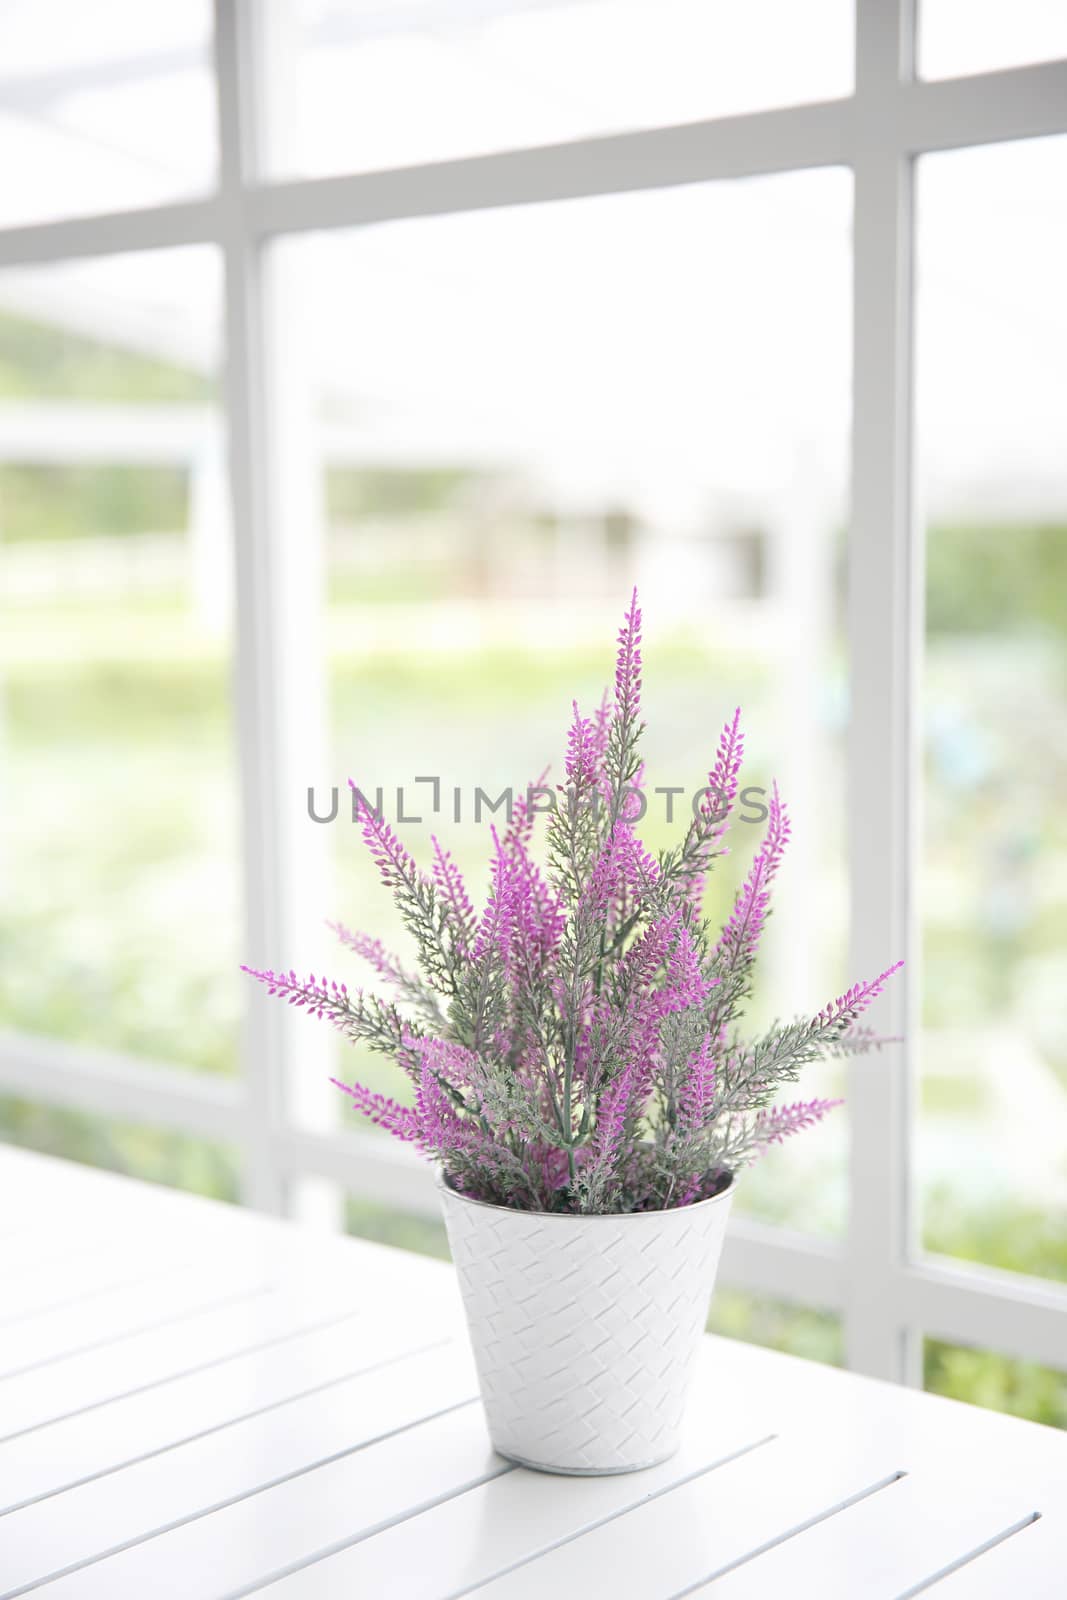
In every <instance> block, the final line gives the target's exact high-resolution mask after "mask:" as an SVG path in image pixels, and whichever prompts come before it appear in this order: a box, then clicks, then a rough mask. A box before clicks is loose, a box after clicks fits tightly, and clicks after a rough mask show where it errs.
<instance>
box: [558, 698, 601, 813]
mask: <svg viewBox="0 0 1067 1600" xmlns="http://www.w3.org/2000/svg"><path fill="white" fill-rule="evenodd" d="M571 705H572V707H573V711H574V717H573V720H572V722H571V726H570V732H569V733H568V734H567V758H566V762H565V769H566V773H567V778H568V781H569V783H570V784H571V785H572V786H573V788H574V789H575V791H576V792H577V793H578V794H579V795H581V794H583V793H584V792H585V791H586V790H587V789H591V788H592V786H593V784H594V783H595V782H596V777H597V753H596V731H595V729H594V727H593V724H592V722H590V720H589V719H588V717H583V716H582V715H581V713H580V712H579V710H578V702H577V700H573V701H572V702H571Z"/></svg>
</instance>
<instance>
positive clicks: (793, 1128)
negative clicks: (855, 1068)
mask: <svg viewBox="0 0 1067 1600" xmlns="http://www.w3.org/2000/svg"><path fill="white" fill-rule="evenodd" d="M844 1103H845V1102H844V1101H843V1100H798V1101H796V1102H795V1104H793V1105H790V1106H768V1107H767V1108H766V1109H765V1110H763V1111H760V1112H759V1113H758V1114H757V1116H756V1121H755V1126H754V1139H755V1143H756V1146H757V1148H758V1149H761V1150H765V1149H766V1148H767V1147H768V1146H769V1145H772V1144H781V1142H782V1140H783V1139H787V1138H788V1137H789V1135H790V1134H793V1133H800V1132H801V1131H802V1129H804V1128H813V1127H814V1126H815V1124H816V1123H817V1122H821V1121H822V1119H823V1117H825V1115H826V1113H827V1112H828V1111H833V1109H834V1107H835V1106H843V1105H844Z"/></svg>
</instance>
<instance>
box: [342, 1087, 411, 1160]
mask: <svg viewBox="0 0 1067 1600" xmlns="http://www.w3.org/2000/svg"><path fill="white" fill-rule="evenodd" d="M330 1082H331V1083H332V1084H335V1085H336V1087H337V1088H338V1089H343V1090H344V1092H345V1094H346V1095H347V1096H348V1098H349V1099H350V1100H351V1101H352V1104H353V1105H354V1106H355V1108H356V1110H357V1111H358V1112H360V1114H361V1115H362V1116H364V1117H366V1118H367V1120H368V1121H370V1122H373V1123H375V1124H376V1126H377V1127H379V1128H384V1129H385V1131H386V1133H391V1134H392V1135H393V1137H394V1138H395V1139H402V1140H403V1141H404V1142H405V1143H406V1144H412V1143H423V1144H425V1143H426V1140H425V1138H424V1136H423V1131H422V1128H421V1125H420V1122H419V1119H418V1117H417V1116H416V1114H415V1112H414V1111H412V1110H411V1108H410V1107H409V1106H402V1105H400V1104H399V1103H398V1102H397V1101H396V1100H390V1099H389V1098H388V1097H387V1096H386V1095H384V1094H375V1093H374V1092H373V1090H371V1089H368V1088H366V1087H365V1086H364V1085H363V1084H362V1083H342V1082H341V1081H340V1079H339V1078H331V1079H330Z"/></svg>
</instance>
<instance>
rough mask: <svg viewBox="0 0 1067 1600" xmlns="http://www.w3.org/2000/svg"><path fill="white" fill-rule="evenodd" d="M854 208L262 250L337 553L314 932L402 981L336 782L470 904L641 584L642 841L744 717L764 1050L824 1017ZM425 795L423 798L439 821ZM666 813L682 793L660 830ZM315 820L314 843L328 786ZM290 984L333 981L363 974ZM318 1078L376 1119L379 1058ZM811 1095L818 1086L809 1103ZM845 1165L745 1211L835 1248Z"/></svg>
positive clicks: (556, 222) (524, 225) (744, 833)
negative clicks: (785, 801)
mask: <svg viewBox="0 0 1067 1600" xmlns="http://www.w3.org/2000/svg"><path fill="white" fill-rule="evenodd" d="M849 199H850V196H849V183H848V179H847V177H846V176H845V175H844V174H843V173H839V172H819V173H807V174H802V175H794V176H790V177H788V178H775V179H761V180H757V181H752V182H748V183H738V184H731V185H723V186H707V187H694V188H687V189H684V190H675V191H671V192H665V193H660V194H651V195H636V196H626V197H620V198H610V199H602V200H596V201H581V202H568V203H564V204H558V205H550V206H537V207H531V208H524V209H520V210H503V211H497V212H493V213H491V214H488V213H485V214H477V215H472V216H463V217H457V218H451V219H434V220H432V221H426V222H418V223H415V222H411V223H397V224H392V225H389V226H385V227H380V228H374V229H367V230H361V231H360V232H358V233H354V234H351V235H348V236H346V235H344V234H331V235H329V236H328V237H322V238H317V239H302V240H298V241H290V242H287V243H286V244H284V245H282V246H280V247H279V248H280V249H281V250H282V252H283V255H284V260H285V262H286V264H287V266H288V268H289V274H288V275H289V277H290V279H291V290H292V301H291V315H290V318H289V321H288V323H287V326H288V327H289V329H290V332H292V330H293V329H294V327H295V326H296V323H297V322H298V321H299V320H300V319H303V327H304V338H305V342H306V345H307V349H308V362H309V365H310V371H311V384H310V388H311V398H310V402H309V403H310V404H311V405H312V406H313V410H314V414H315V416H316V418H317V423H318V428H319V437H320V439H321V454H322V462H323V470H322V483H323V496H322V498H323V500H324V502H325V506H326V514H327V523H328V529H327V534H328V551H327V555H328V560H327V573H328V586H329V599H328V616H327V620H328V629H329V634H328V643H329V655H330V671H331V691H332V696H331V697H332V727H333V739H334V754H333V761H334V770H333V771H332V773H331V774H330V775H329V779H328V783H330V784H336V785H337V787H338V789H339V791H340V796H341V797H340V817H339V820H338V821H337V822H336V823H335V824H333V825H332V826H331V828H330V830H329V833H330V838H331V843H332V845H333V848H334V853H335V862H336V869H335V884H334V888H335V900H334V903H333V904H332V905H331V906H330V907H329V908H328V909H329V914H331V915H333V916H336V917H339V918H341V919H342V920H344V921H346V922H348V923H350V924H352V925H354V926H355V927H357V928H360V929H364V930H366V931H369V932H371V933H373V934H376V935H379V936H381V937H383V938H385V939H386V940H387V941H388V942H390V943H395V945H396V946H397V947H398V949H407V944H406V940H405V936H404V934H403V930H402V929H401V928H400V927H399V924H398V921H397V919H396V917H395V915H394V914H393V912H392V907H391V905H390V903H389V898H388V896H387V894H386V893H385V891H384V890H383V889H381V888H380V886H379V884H378V882H377V875H376V872H375V869H374V867H373V865H372V864H370V863H369V862H368V860H367V859H366V856H365V853H364V852H363V849H362V846H361V844H360V841H359V837H358V833H357V831H356V830H355V829H354V828H353V827H352V825H351V822H350V820H348V817H349V811H348V806H347V792H346V790H345V784H346V780H347V779H348V778H349V777H351V778H352V779H353V780H354V781H355V782H357V783H359V784H360V785H361V786H362V787H363V788H364V790H365V792H366V793H367V794H368V795H369V796H370V797H371V799H372V800H373V799H374V798H375V794H376V790H377V787H378V786H379V785H381V787H382V789H383V799H384V801H385V809H386V814H387V816H388V818H389V819H390V821H393V822H395V821H396V818H397V789H398V788H400V787H403V789H404V810H405V814H406V815H407V816H408V817H412V816H415V817H421V819H422V821H421V822H420V823H417V824H416V823H405V824H401V825H400V826H399V831H400V833H401V836H402V837H403V839H404V842H405V843H406V844H407V845H408V846H409V848H411V849H412V850H413V851H414V852H415V853H416V855H418V856H420V857H421V858H422V859H425V858H426V852H427V851H428V849H429V835H430V833H431V832H436V833H439V834H440V835H441V837H442V839H443V842H444V843H445V845H446V846H447V847H448V848H450V849H452V850H454V852H455V854H456V856H457V859H458V860H459V862H460V865H461V867H462V868H463V870H464V872H465V873H467V875H468V881H469V883H470V885H471V887H472V891H473V893H475V894H476V895H477V896H478V897H479V898H480V899H483V898H484V895H485V891H486V865H487V861H488V851H489V848H490V840H489V837H488V829H489V824H490V823H491V822H492V821H493V820H494V818H493V815H492V814H491V813H489V812H488V811H487V809H486V808H485V806H484V803H483V814H482V819H481V821H480V822H477V821H475V818H474V805H475V791H476V789H478V788H479V787H480V788H481V789H482V790H483V791H484V793H485V794H486V795H487V796H489V797H491V798H494V799H495V798H496V797H498V796H499V795H500V793H501V791H502V789H504V788H505V787H507V786H508V785H511V786H513V787H514V788H515V789H516V790H517V791H520V792H521V791H522V790H524V788H525V785H526V784H527V783H528V782H531V781H536V780H537V777H538V775H539V773H540V772H541V770H542V768H544V767H545V766H548V765H549V764H554V771H555V777H553V778H552V779H551V781H553V782H554V781H558V777H559V772H560V764H561V756H562V746H563V738H564V731H565V728H566V725H567V723H568V721H569V718H570V704H571V699H572V697H573V696H575V695H577V696H578V697H579V699H580V700H581V701H582V702H583V703H584V704H585V705H587V706H592V705H593V704H595V702H596V701H597V700H599V696H600V692H601V690H602V688H603V687H604V685H605V683H607V682H608V681H610V679H611V675H612V662H613V651H614V636H615V631H616V629H617V627H618V621H619V617H620V615H621V613H622V610H623V609H624V607H625V603H626V599H627V597H628V595H629V590H630V586H631V585H632V584H633V583H634V582H635V581H636V582H637V583H638V584H639V586H640V589H641V594H642V602H643V606H644V610H645V616H646V634H647V640H646V642H647V649H646V652H645V661H646V673H645V677H646V684H647V719H648V724H649V729H648V735H647V756H648V762H649V780H648V782H649V800H650V804H649V809H648V813H647V816H646V818H645V822H644V824H643V828H644V834H645V839H646V842H647V843H648V844H649V845H650V846H651V847H653V848H656V847H658V846H660V845H663V844H665V843H667V842H668V841H670V840H672V839H673V838H674V837H675V836H676V833H677V831H678V827H679V825H680V824H681V823H682V817H683V808H685V807H687V806H688V805H689V804H690V803H691V797H692V794H693V792H694V789H695V788H697V787H698V786H699V785H700V784H702V783H703V782H704V781H705V774H706V772H707V770H708V767H709V765H710V761H711V756H712V752H713V749H714V746H715V743H716V742H717V738H718V730H719V727H720V726H721V724H722V723H723V721H724V720H726V718H727V717H728V716H729V715H731V714H732V712H733V709H734V707H735V706H736V705H738V704H740V705H741V706H742V707H743V709H744V715H745V719H746V723H747V727H748V732H749V756H748V762H747V769H746V776H747V781H748V782H749V783H750V784H752V785H759V786H762V787H763V788H764V789H766V788H767V787H769V784H770V782H771V780H772V778H775V777H777V778H778V779H779V781H780V782H781V784H782V786H783V789H784V791H785V793H786V794H787V795H788V796H789V798H790V800H791V801H792V803H793V809H794V814H795V824H796V827H795V840H796V843H795V847H794V848H793V849H792V850H791V858H790V860H789V862H788V864H787V866H786V868H785V869H784V870H783V875H782V880H781V894H780V898H779V902H778V905H779V909H778V911H777V912H776V914H775V916H774V918H773V919H772V921H771V924H770V928H769V931H768V935H767V943H766V949H765V952H764V961H763V967H762V971H761V976H760V988H759V992H758V995H757V998H756V1001H755V1005H754V1008H753V1012H752V1021H753V1025H754V1027H756V1028H758V1027H759V1026H760V1025H762V1024H765V1023H767V1022H769V1021H770V1020H771V1019H772V1018H773V1017H775V1016H788V1015H791V1014H793V1013H795V1012H803V1011H812V1010H814V1009H816V1008H817V1007H818V1006H820V1005H822V1004H823V1003H824V1002H825V1000H826V999H827V998H829V997H830V996H831V995H833V994H836V993H840V992H841V990H842V989H843V988H844V986H845V984H844V975H843V971H842V961H841V948H842V944H843V936H844V928H843V919H844V894H843V889H842V883H843V877H842V843H841V841H842V829H841V826H840V805H839V801H840V793H841V783H840V766H839V743H840V724H841V711H840V706H841V701H842V695H841V692H840V690H841V676H842V662H841V658H840V654H839V652H838V649H837V645H836V640H835V637H834V635H833V629H832V624H831V620H830V619H831V617H832V612H833V606H832V598H833V589H834V573H835V567H836V564H837V562H838V561H839V558H840V554H841V552H840V548H839V544H838V538H839V530H840V527H841V521H842V519H841V506H842V501H843V474H844V458H845V437H846V422H847V403H848V402H847V388H848V383H847V373H848V295H849V290H848V242H847V240H848V225H849ZM298 366H299V363H296V364H295V365H294V366H293V367H291V368H288V369H287V371H289V372H290V374H291V373H292V371H294V370H296V369H297V367H298ZM287 403H288V404H290V405H291V404H292V403H293V387H292V384H290V388H289V392H288V395H287ZM304 532H306V528H305V529H304ZM418 777H423V778H426V777H437V778H438V779H439V780H440V786H441V787H440V809H439V811H438V812H437V814H436V816H435V814H434V811H433V803H434V797H433V791H432V786H431V785H429V784H426V783H421V784H420V783H416V782H415V781H414V780H415V779H416V778H418ZM657 785H661V786H668V785H676V786H679V787H680V788H681V789H682V790H683V797H682V798H680V799H678V798H676V799H675V800H674V802H673V803H674V805H675V806H676V807H677V808H678V810H677V812H676V814H675V821H674V823H673V824H668V822H667V819H666V806H667V800H666V797H665V796H663V795H656V794H654V793H653V792H652V791H653V790H654V788H655V786H657ZM457 789H458V790H459V791H460V805H461V813H462V816H461V820H460V821H459V822H458V823H457V822H456V821H455V820H454V796H455V790H457ZM320 797H321V805H320V811H321V812H322V813H323V814H326V813H328V811H329V796H328V793H327V788H326V787H325V786H324V787H323V788H322V789H321V791H320ZM498 815H502V813H501V814H498ZM746 815H748V816H749V818H750V820H749V821H748V822H747V823H746V822H744V821H742V822H740V823H739V824H738V825H737V827H736V829H735V833H734V839H733V852H734V853H733V854H732V855H731V856H730V857H728V858H727V859H726V861H725V862H723V863H722V864H721V870H719V871H717V872H716V874H715V875H714V877H713V880H712V886H711V890H710V893H709V897H708V902H707V909H708V911H709V913H710V914H713V915H715V916H717V917H722V916H723V915H724V914H725V912H726V910H727V909H728V906H729V904H730V900H731V897H732V892H733V888H734V886H735V885H736V883H737V882H738V880H739V877H740V876H741V875H742V874H743V873H744V872H745V871H746V870H747V867H748V863H749V861H750V859H751V856H752V853H753V851H754V849H755V845H756V841H757V838H758V837H759V836H760V834H761V829H760V828H759V827H758V826H755V825H754V819H755V816H756V813H755V811H749V812H747V813H746ZM307 954H308V957H309V965H310V966H311V968H312V970H315V971H318V970H319V966H318V965H316V962H318V961H323V962H325V963H326V964H327V970H329V971H330V972H331V974H332V975H334V976H336V977H338V978H340V977H342V976H343V975H344V974H345V967H346V961H349V960H350V959H351V958H348V957H347V956H346V955H345V953H344V952H342V951H338V950H336V948H331V950H330V953H329V955H328V956H323V955H321V954H320V953H319V952H317V951H315V952H313V951H311V950H309V951H308V952H307ZM283 959H285V960H287V961H291V960H293V959H294V958H293V957H291V956H285V957H283ZM358 970H359V969H358V968H357V966H356V965H355V964H352V965H350V966H349V967H348V971H349V973H351V974H352V975H355V974H356V972H357V971H358ZM339 1064H340V1066H341V1070H342V1072H343V1073H347V1074H350V1075H352V1076H360V1075H362V1076H364V1078H365V1079H366V1080H368V1081H371V1082H373V1083H374V1085H375V1087H377V1088H384V1087H386V1086H387V1085H388V1087H389V1092H396V1088H397V1080H398V1077H399V1074H397V1073H396V1072H394V1071H392V1070H391V1069H390V1068H389V1067H388V1066H387V1065H384V1064H383V1063H382V1061H381V1058H368V1059H357V1058H356V1057H355V1056H353V1055H352V1054H351V1053H349V1052H346V1053H345V1055H344V1058H343V1060H342V1061H341V1062H340V1063H339ZM830 1076H831V1077H832V1076H833V1075H830ZM828 1081H830V1079H829V1078H826V1079H823V1080H820V1079H819V1078H818V1077H817V1076H816V1075H812V1076H811V1078H810V1079H809V1080H808V1082H809V1087H810V1092H811V1093H812V1094H814V1093H818V1092H821V1089H822V1084H823V1083H824V1082H828ZM834 1081H836V1078H834ZM790 1098H793V1096H790ZM844 1135H845V1124H844V1120H843V1118H841V1117H838V1118H836V1119H831V1121H830V1122H828V1123H827V1124H825V1125H824V1126H823V1127H821V1128H819V1129H818V1130H817V1131H815V1132H814V1133H810V1134H807V1135H805V1136H804V1138H803V1139H798V1140H795V1141H793V1143H792V1146H789V1145H787V1146H785V1147H783V1148H782V1149H780V1150H776V1151H775V1152H774V1153H773V1155H771V1156H770V1157H768V1158H767V1160H766V1161H765V1162H764V1163H763V1164H762V1167H761V1168H760V1169H757V1170H754V1171H753V1172H752V1173H751V1174H750V1175H749V1176H746V1179H745V1182H744V1184H743V1186H742V1189H741V1192H740V1194H739V1197H738V1203H739V1205H741V1206H742V1208H745V1207H747V1208H749V1209H755V1210H758V1211H759V1212H760V1213H761V1214H763V1215H767V1216H773V1217H775V1218H778V1219H781V1220H788V1221H790V1222H791V1223H793V1224H794V1225H795V1226H798V1227H818V1228H836V1227H839V1226H840V1223H841V1215H842V1197H843V1182H842V1173H843V1164H844ZM382 1137H384V1135H383V1136H382Z"/></svg>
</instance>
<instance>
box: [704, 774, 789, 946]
mask: <svg viewBox="0 0 1067 1600" xmlns="http://www.w3.org/2000/svg"><path fill="white" fill-rule="evenodd" d="M768 809H769V820H768V823H767V832H766V835H765V836H764V840H763V844H762V845H761V846H760V849H759V851H758V852H757V854H756V858H755V860H754V861H753V863H752V865H751V867H750V868H749V871H748V876H747V877H746V879H745V881H744V883H743V884H742V886H741V889H740V890H739V892H738V894H737V898H736V899H735V901H734V907H733V910H732V911H731V913H730V916H729V919H728V921H727V923H726V926H725V928H724V929H723V931H722V934H721V936H720V938H719V942H718V944H717V946H716V949H715V961H716V964H717V965H718V966H719V967H720V968H721V969H725V970H726V971H731V972H734V971H737V970H738V969H743V968H744V967H746V966H748V965H750V964H751V962H753V961H754V960H755V957H756V951H757V950H758V948H759V941H760V935H761V934H762V932H763V925H764V923H765V922H766V920H767V913H768V911H769V910H770V904H771V895H770V887H771V883H772V882H773V880H774V878H775V875H776V874H777V871H778V867H779V865H780V863H781V859H782V854H783V852H784V850H785V847H786V845H787V844H788V842H789V833H790V827H789V817H788V814H787V812H786V809H785V806H784V805H783V804H782V802H781V799H780V798H779V795H778V785H777V784H775V785H774V788H773V789H772V791H771V800H770V806H769V808H768Z"/></svg>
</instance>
